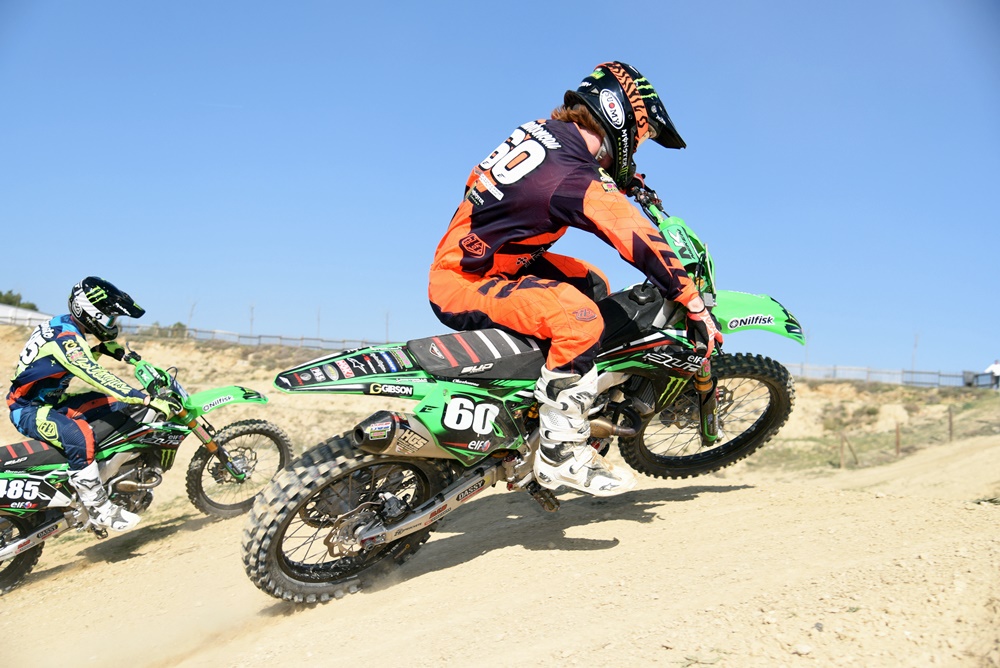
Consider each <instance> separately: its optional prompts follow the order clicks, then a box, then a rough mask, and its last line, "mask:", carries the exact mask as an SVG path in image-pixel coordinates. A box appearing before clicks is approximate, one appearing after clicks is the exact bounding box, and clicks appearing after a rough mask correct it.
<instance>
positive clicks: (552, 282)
mask: <svg viewBox="0 0 1000 668" xmlns="http://www.w3.org/2000/svg"><path fill="white" fill-rule="evenodd" d="M607 295H608V279H607V277H605V276H604V274H603V273H602V272H601V271H600V270H599V269H597V268H596V267H594V266H592V265H590V264H588V263H586V262H584V261H582V260H577V259H575V258H571V257H567V256H565V255H556V254H555V253H543V254H542V255H540V256H539V257H537V258H535V260H534V261H532V262H531V264H530V266H529V267H527V268H526V269H525V270H524V272H523V274H519V275H516V276H514V277H511V278H505V277H499V276H493V277H485V278H484V277H481V276H476V275H474V274H466V273H463V272H458V271H452V270H449V269H436V270H432V271H431V274H430V287H429V288H428V296H429V298H430V302H431V307H432V308H433V309H434V313H435V314H436V315H437V317H438V319H439V320H441V322H442V323H444V324H445V325H447V326H448V327H451V328H452V329H456V330H460V331H462V330H470V329H485V328H488V327H498V328H500V329H506V330H508V331H512V332H516V333H518V334H524V335H527V336H532V337H535V338H537V339H540V340H542V341H543V342H548V343H549V346H548V352H547V357H546V362H545V366H547V367H548V368H549V369H551V370H553V371H563V372H566V373H575V374H580V375H583V374H585V373H586V372H588V371H589V370H590V369H591V368H592V367H593V366H594V358H595V357H596V356H597V347H598V344H599V342H600V339H601V334H602V333H603V332H604V319H603V318H602V317H601V312H600V311H599V310H598V308H597V304H596V303H595V301H596V300H599V299H603V298H604V297H606V296H607ZM543 348H544V347H543Z"/></svg>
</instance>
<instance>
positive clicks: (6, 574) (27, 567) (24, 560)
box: [0, 515, 45, 596]
mask: <svg viewBox="0 0 1000 668" xmlns="http://www.w3.org/2000/svg"><path fill="white" fill-rule="evenodd" d="M34 526H35V524H34V522H32V521H31V520H29V519H26V518H24V517H16V516H13V515H0V550H2V549H4V548H5V547H8V546H10V545H16V544H17V543H18V542H20V541H22V540H24V539H25V538H27V537H28V535H29V534H31V532H32V531H34ZM44 546H45V543H39V544H38V545H36V546H35V547H33V548H31V549H30V550H27V551H25V552H22V553H21V554H19V555H17V556H16V557H14V558H13V559H8V560H7V561H0V596H3V595H4V594H6V593H7V592H9V591H10V590H11V589H14V588H15V587H17V586H18V585H19V584H21V583H22V582H23V581H24V578H26V577H28V574H29V573H30V572H31V569H33V568H34V567H35V564H37V563H38V559H39V557H41V556H42V548H43V547H44Z"/></svg>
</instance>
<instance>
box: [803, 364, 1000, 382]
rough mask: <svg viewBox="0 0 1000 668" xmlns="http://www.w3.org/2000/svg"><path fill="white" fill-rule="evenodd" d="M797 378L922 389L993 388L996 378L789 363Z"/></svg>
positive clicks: (984, 374)
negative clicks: (918, 387)
mask: <svg viewBox="0 0 1000 668" xmlns="http://www.w3.org/2000/svg"><path fill="white" fill-rule="evenodd" d="M785 367H786V368H787V369H788V371H789V372H790V373H791V374H792V375H793V376H795V377H797V378H811V379H814V380H860V381H863V382H866V383H889V384H892V385H916V386H920V387H990V386H991V385H992V382H993V375H992V374H989V373H977V372H975V371H962V372H950V373H946V372H942V371H908V370H906V369H900V370H888V369H872V368H869V367H860V366H817V365H814V364H785Z"/></svg>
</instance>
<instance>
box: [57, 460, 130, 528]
mask: <svg viewBox="0 0 1000 668" xmlns="http://www.w3.org/2000/svg"><path fill="white" fill-rule="evenodd" d="M69 484H71V485H73V489H75V490H76V493H77V494H78V495H79V496H80V501H81V502H82V503H83V507H84V508H86V509H87V513H88V514H89V515H90V521H91V522H92V523H94V524H96V525H98V526H101V527H107V528H109V529H113V530H115V531H128V530H129V529H131V528H132V527H134V526H135V525H136V524H138V523H139V519H140V518H139V516H138V515H136V514H135V513H130V512H129V511H127V510H125V509H124V508H122V507H120V506H116V505H115V504H113V503H111V499H109V498H108V494H107V492H105V491H104V485H102V484H101V476H100V473H99V472H98V470H97V462H91V463H90V464H89V465H88V466H87V467H86V468H83V469H80V470H79V471H70V473H69Z"/></svg>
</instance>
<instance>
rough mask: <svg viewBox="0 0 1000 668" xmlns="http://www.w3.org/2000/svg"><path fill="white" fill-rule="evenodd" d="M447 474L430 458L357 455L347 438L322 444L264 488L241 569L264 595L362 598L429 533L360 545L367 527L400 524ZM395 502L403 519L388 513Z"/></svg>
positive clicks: (245, 538)
mask: <svg viewBox="0 0 1000 668" xmlns="http://www.w3.org/2000/svg"><path fill="white" fill-rule="evenodd" d="M448 481H449V476H448V473H447V469H446V468H445V467H443V466H442V465H441V464H440V463H437V462H435V461H433V460H427V459H405V458H402V457H383V456H376V455H371V454H367V453H364V452H358V451H356V450H354V449H353V448H352V447H351V445H350V442H349V441H348V440H347V439H344V438H332V439H329V440H328V441H325V442H323V443H320V444H319V445H317V446H316V447H315V448H313V449H312V450H309V451H308V452H306V453H305V454H303V455H302V457H301V458H299V459H298V460H296V461H295V463H294V464H293V465H292V467H291V468H289V469H288V470H285V471H282V472H281V473H280V474H279V475H277V476H276V477H275V479H274V480H273V481H272V482H271V485H270V486H269V487H268V488H267V489H265V490H264V491H263V492H262V493H261V494H260V496H259V497H257V501H256V503H254V506H253V509H252V510H251V512H250V515H249V517H248V518H247V525H246V529H245V530H244V531H243V564H244V566H245V567H246V572H247V576H248V577H249V578H250V580H251V581H252V582H253V583H254V584H255V585H256V586H257V587H258V588H259V589H261V590H262V591H263V592H265V593H267V594H270V595H271V596H274V597H275V598H280V599H284V600H286V601H294V602H296V603H315V602H317V601H320V602H322V601H328V600H330V599H331V598H342V597H343V596H344V595H345V594H352V593H354V592H357V591H359V590H360V589H361V588H362V587H363V586H364V585H366V584H367V583H368V582H370V581H371V580H372V579H374V578H375V577H377V576H379V575H382V574H384V573H385V572H387V571H389V570H391V569H392V568H394V567H395V566H396V565H398V564H402V563H403V562H404V561H405V560H406V559H408V558H409V557H410V555H412V554H413V553H414V552H416V550H417V549H418V548H419V547H420V546H421V545H422V544H423V543H424V542H425V541H426V540H427V538H428V536H429V535H430V531H431V529H432V528H433V527H427V528H425V529H422V530H420V531H417V532H415V533H412V534H409V535H407V536H403V537H402V538H400V539H398V540H394V541H391V542H389V543H385V544H383V545H361V544H360V543H359V542H358V541H357V540H356V536H357V535H358V534H359V533H360V532H361V531H363V530H364V529H365V528H366V527H368V526H371V525H373V524H375V523H378V522H382V523H383V524H384V525H385V526H387V527H388V526H391V525H392V524H394V523H398V522H400V521H402V520H403V519H404V518H405V517H406V516H407V515H408V514H409V513H408V512H405V511H408V510H409V509H412V508H415V507H417V506H419V505H420V504H422V503H424V502H425V501H427V500H428V499H430V498H431V497H433V496H434V495H435V494H437V493H438V492H440V491H441V490H442V489H444V488H445V487H446V486H447V484H448ZM392 498H394V499H395V500H396V501H398V502H400V503H399V508H400V509H403V510H404V512H403V513H401V514H398V513H393V514H392V519H391V520H390V519H388V518H387V514H386V513H384V512H383V510H384V508H383V506H384V504H385V503H386V501H387V499H392Z"/></svg>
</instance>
